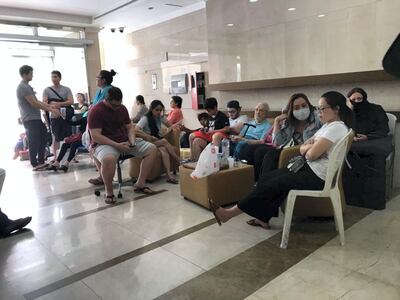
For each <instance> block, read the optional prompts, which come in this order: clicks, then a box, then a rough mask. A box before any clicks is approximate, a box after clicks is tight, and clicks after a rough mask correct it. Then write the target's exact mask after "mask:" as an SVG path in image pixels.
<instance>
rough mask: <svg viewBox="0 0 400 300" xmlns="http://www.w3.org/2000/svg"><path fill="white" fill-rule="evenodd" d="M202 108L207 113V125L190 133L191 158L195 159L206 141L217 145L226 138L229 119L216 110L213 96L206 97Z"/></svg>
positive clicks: (205, 144)
mask: <svg viewBox="0 0 400 300" xmlns="http://www.w3.org/2000/svg"><path fill="white" fill-rule="evenodd" d="M204 108H205V109H206V111H207V113H208V120H207V121H208V125H207V127H204V128H201V129H200V130H198V131H195V132H193V133H192V134H191V135H190V138H189V142H190V149H191V160H192V161H197V160H198V159H199V156H200V153H201V151H203V149H204V148H205V147H206V146H207V144H208V143H210V142H211V143H213V145H215V146H217V147H219V144H220V142H221V140H222V139H223V138H228V134H229V119H228V117H227V116H226V115H225V114H224V113H223V112H221V111H219V110H218V102H217V99H215V98H207V99H206V101H205V104H204Z"/></svg>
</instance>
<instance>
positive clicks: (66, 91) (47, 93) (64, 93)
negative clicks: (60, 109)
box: [43, 85, 72, 101]
mask: <svg viewBox="0 0 400 300" xmlns="http://www.w3.org/2000/svg"><path fill="white" fill-rule="evenodd" d="M51 88H52V89H53V90H55V91H56V92H57V93H58V94H59V95H60V96H61V98H63V100H64V101H67V99H68V97H72V92H71V89H70V88H69V87H66V86H63V85H60V86H58V87H55V86H52V87H51ZM44 97H47V98H48V99H60V97H58V96H57V94H56V93H54V92H53V91H52V90H51V89H50V87H47V88H45V89H44V91H43V98H44Z"/></svg>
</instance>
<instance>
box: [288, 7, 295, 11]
mask: <svg viewBox="0 0 400 300" xmlns="http://www.w3.org/2000/svg"><path fill="white" fill-rule="evenodd" d="M288 10H289V11H294V10H296V7H290V8H288Z"/></svg>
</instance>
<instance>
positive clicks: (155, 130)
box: [146, 100, 165, 138]
mask: <svg viewBox="0 0 400 300" xmlns="http://www.w3.org/2000/svg"><path fill="white" fill-rule="evenodd" d="M157 106H161V107H162V109H163V110H164V109H165V106H164V104H163V103H162V102H161V101H160V100H153V101H151V103H150V107H149V111H148V112H147V113H146V117H147V121H148V123H149V128H150V135H152V136H154V137H156V138H160V130H159V129H158V127H157V123H156V119H155V118H154V116H153V110H154V109H155V108H156V107H157Z"/></svg>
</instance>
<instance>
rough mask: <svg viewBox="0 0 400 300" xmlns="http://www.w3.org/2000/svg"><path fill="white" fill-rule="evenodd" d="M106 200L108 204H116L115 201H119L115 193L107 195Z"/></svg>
mask: <svg viewBox="0 0 400 300" xmlns="http://www.w3.org/2000/svg"><path fill="white" fill-rule="evenodd" d="M104 202H105V203H106V204H115V203H117V200H115V196H114V195H111V196H106V199H105V200H104Z"/></svg>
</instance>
